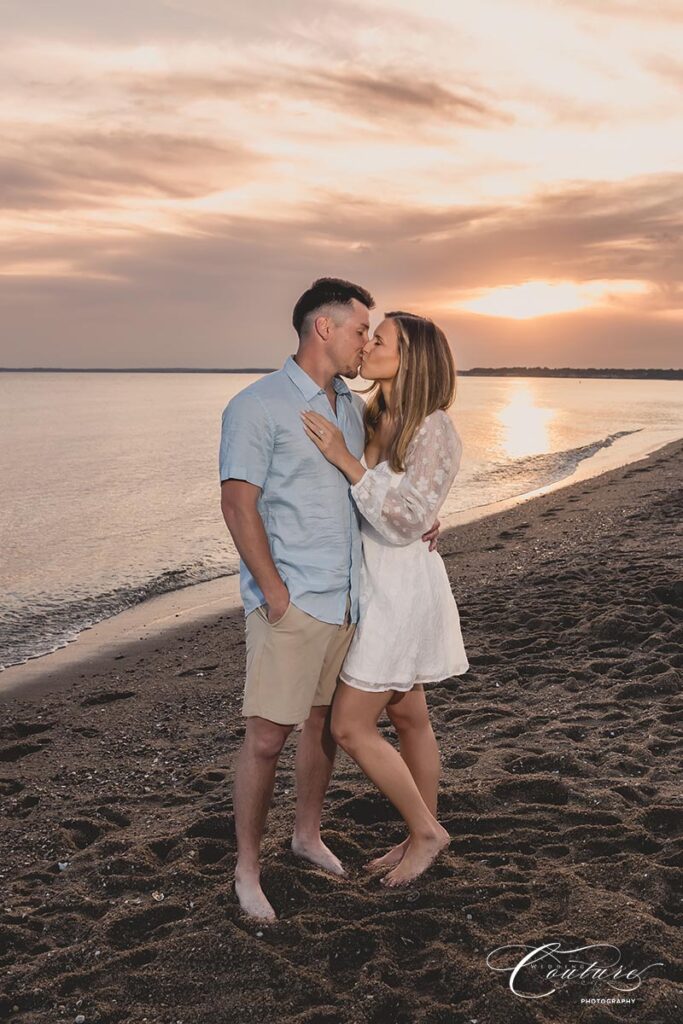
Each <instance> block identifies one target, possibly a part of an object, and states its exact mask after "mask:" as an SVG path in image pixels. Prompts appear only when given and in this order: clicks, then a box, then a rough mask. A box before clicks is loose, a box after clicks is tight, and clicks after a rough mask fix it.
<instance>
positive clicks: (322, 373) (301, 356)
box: [292, 349, 336, 395]
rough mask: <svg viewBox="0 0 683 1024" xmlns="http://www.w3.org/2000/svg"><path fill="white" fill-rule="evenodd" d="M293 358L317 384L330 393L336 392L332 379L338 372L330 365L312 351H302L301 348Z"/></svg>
mask: <svg viewBox="0 0 683 1024" xmlns="http://www.w3.org/2000/svg"><path fill="white" fill-rule="evenodd" d="M292 358H293V359H294V362H295V363H296V364H297V366H300V367H301V369H302V370H304V371H305V372H306V373H307V374H308V376H309V377H310V378H311V380H314V381H315V382H316V384H318V385H319V386H320V387H321V388H324V389H325V391H327V393H328V395H329V394H330V392H334V388H333V386H332V381H333V380H334V378H335V376H336V374H335V373H334V371H332V370H330V368H329V366H323V365H322V364H321V362H320V360H318V359H316V358H315V357H314V356H313V355H312V353H310V352H305V351H302V350H301V349H299V351H298V352H295V354H294V356H293V357H292Z"/></svg>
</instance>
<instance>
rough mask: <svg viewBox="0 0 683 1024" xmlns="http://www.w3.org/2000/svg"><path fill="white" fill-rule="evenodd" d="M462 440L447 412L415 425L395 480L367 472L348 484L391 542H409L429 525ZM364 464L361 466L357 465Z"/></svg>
mask: <svg viewBox="0 0 683 1024" xmlns="http://www.w3.org/2000/svg"><path fill="white" fill-rule="evenodd" d="M461 454H462V442H461V441H460V437H459V436H458V433H457V431H456V430H455V427H454V426H453V424H452V423H451V421H450V418H449V416H448V414H447V413H446V412H444V411H443V410H441V409H439V410H437V411H436V412H434V413H432V414H431V415H430V416H428V417H427V419H426V420H425V421H424V423H423V424H422V426H421V427H419V428H418V430H417V432H416V433H415V435H414V437H413V439H412V440H411V442H410V446H409V448H408V452H407V454H406V463H405V465H406V469H405V473H404V475H403V477H402V478H401V479H400V480H399V481H398V483H393V481H392V478H391V476H390V475H388V474H387V473H386V472H381V473H377V472H375V471H374V470H367V471H366V472H364V474H363V476H362V477H360V478H359V479H358V481H357V482H355V483H354V484H353V486H352V487H351V494H352V496H353V499H354V501H355V502H356V506H357V507H358V510H359V512H360V513H361V515H362V516H364V518H365V519H367V520H368V522H369V523H371V524H372V525H373V526H374V527H375V529H376V530H377V531H378V532H379V533H381V534H382V536H383V537H385V538H386V539H387V540H389V541H390V542H391V543H393V544H411V543H412V542H413V541H415V540H417V539H418V538H419V537H421V536H422V534H423V533H424V532H425V530H427V529H428V528H429V526H430V525H431V524H432V523H433V521H434V518H435V516H436V513H437V512H438V511H439V509H440V508H441V506H442V504H443V502H444V500H445V498H446V495H447V494H448V492H449V490H450V488H451V485H452V483H453V480H454V479H455V477H456V474H457V472H458V469H459V468H460V458H461ZM362 468H363V467H362V466H361V469H362Z"/></svg>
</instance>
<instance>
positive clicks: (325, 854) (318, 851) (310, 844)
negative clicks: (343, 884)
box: [292, 836, 346, 875]
mask: <svg viewBox="0 0 683 1024" xmlns="http://www.w3.org/2000/svg"><path fill="white" fill-rule="evenodd" d="M292 852H293V853H295V854H296V856H297V857H303V858H304V860H310V862H311V864H315V865H316V867H319V868H322V869H323V871H329V872H330V874H332V875H345V874H346V872H345V871H344V867H343V865H342V862H341V861H340V860H339V858H338V857H335V855H334V854H333V853H332V850H330V848H329V847H328V846H325V844H324V842H323V841H322V839H315V840H305V839H298V838H297V837H296V836H294V837H293V838H292Z"/></svg>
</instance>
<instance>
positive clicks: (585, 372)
mask: <svg viewBox="0 0 683 1024" xmlns="http://www.w3.org/2000/svg"><path fill="white" fill-rule="evenodd" d="M277 369H279V367H277V366H250V367H247V368H246V369H245V368H240V369H231V368H229V367H228V368H227V369H226V368H224V367H221V366H216V367H207V368H203V367H200V368H198V367H194V366H168V367H153V366H151V367H136V366H120V367H116V366H107V367H94V366H75V367H66V366H0V373H273V371H274V370H277ZM458 375H459V376H460V377H587V378H596V379H600V378H602V379H624V378H625V379H627V380H628V379H631V380H683V369H680V370H676V369H673V368H671V369H668V370H664V369H657V368H650V369H626V368H619V367H616V368H613V369H609V368H604V369H596V368H595V367H588V368H585V369H581V368H579V367H576V368H575V367H571V366H563V367H558V368H554V367H547V366H499V367H487V366H475V367H474V368H473V369H471V370H458Z"/></svg>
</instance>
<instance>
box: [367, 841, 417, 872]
mask: <svg viewBox="0 0 683 1024" xmlns="http://www.w3.org/2000/svg"><path fill="white" fill-rule="evenodd" d="M409 842H410V836H408V838H407V839H404V840H403V842H402V843H397V844H396V846H392V848H391V849H390V850H388V851H387V852H386V853H385V854H384V856H382V857H375V859H374V860H369V861H368V863H367V864H365V865H364V867H365V870H366V871H381V870H383V869H384V868H395V867H396V865H397V864H400V862H401V858H402V857H403V855H404V854H405V852H406V850H407V849H408V843H409Z"/></svg>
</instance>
